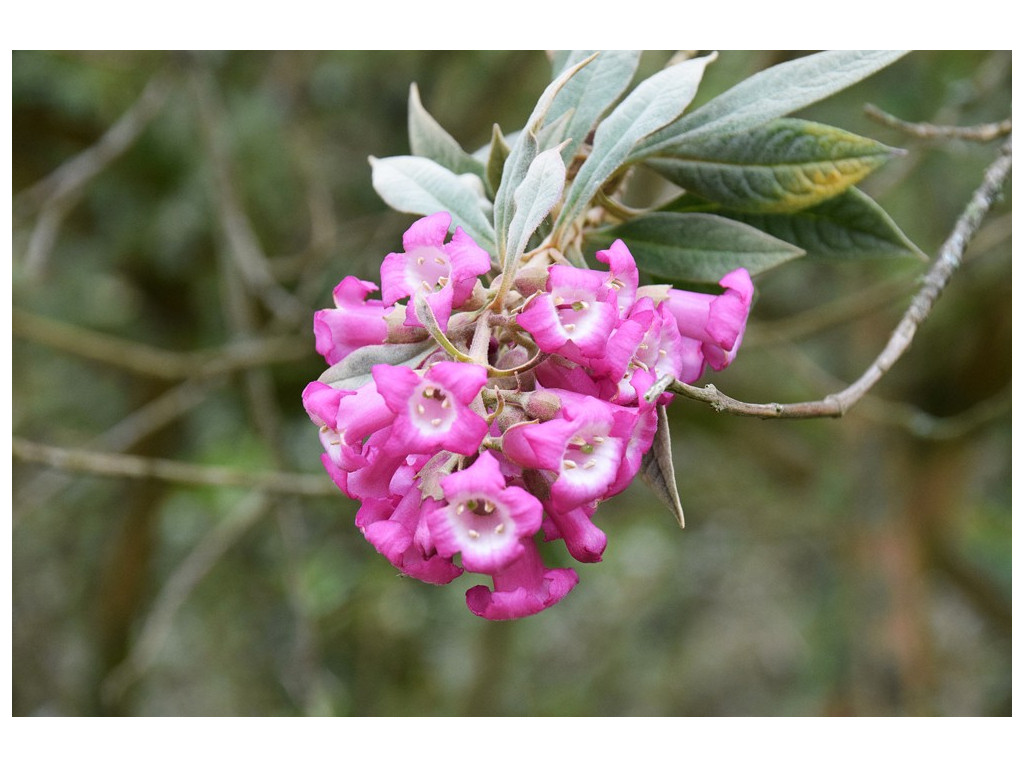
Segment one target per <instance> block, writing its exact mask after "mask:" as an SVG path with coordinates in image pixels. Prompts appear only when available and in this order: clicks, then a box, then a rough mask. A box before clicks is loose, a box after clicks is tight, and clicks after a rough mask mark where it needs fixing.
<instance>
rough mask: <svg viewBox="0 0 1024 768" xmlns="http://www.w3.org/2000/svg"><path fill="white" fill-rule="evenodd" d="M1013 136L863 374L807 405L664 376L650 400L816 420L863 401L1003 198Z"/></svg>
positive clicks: (767, 416) (903, 347)
mask: <svg viewBox="0 0 1024 768" xmlns="http://www.w3.org/2000/svg"><path fill="white" fill-rule="evenodd" d="M1011 141H1012V140H1011V139H1007V140H1006V143H1005V144H1004V145H1003V147H1002V150H1001V151H1000V153H999V157H998V158H996V160H995V161H994V162H993V163H992V164H991V165H990V166H989V167H988V168H987V169H986V171H985V177H984V179H983V181H982V183H981V185H980V186H979V187H978V188H977V189H976V190H975V192H974V195H973V196H972V197H971V201H970V202H969V203H968V204H967V206H966V208H964V211H963V213H962V214H961V215H960V218H959V219H957V222H956V226H955V227H954V228H953V231H952V233H951V234H950V236H949V237H948V238H947V239H946V242H945V243H943V245H942V249H941V250H940V251H939V256H938V258H937V259H936V260H935V263H934V264H933V265H932V267H931V269H930V270H928V273H927V274H926V275H925V276H924V279H923V281H922V282H923V284H922V286H921V288H920V290H919V291H918V292H917V294H916V295H915V296H914V298H913V300H912V301H911V303H910V307H909V308H908V309H907V311H906V313H904V315H903V319H902V320H900V323H899V325H897V326H896V329H895V330H894V331H893V333H892V336H891V337H890V338H889V342H888V344H886V345H885V348H884V349H883V350H882V352H881V353H880V354H879V355H878V357H877V358H875V360H874V362H872V363H871V365H870V366H869V367H868V369H867V370H866V371H864V373H863V374H861V376H860V378H859V379H857V381H855V382H854V383H853V384H851V385H850V386H848V387H847V388H846V389H843V390H842V391H840V392H836V393H834V394H831V395H828V396H826V397H825V398H824V399H822V400H815V401H811V402H804V403H745V402H742V401H740V400H736V399H734V398H732V397H729V396H728V395H725V394H723V393H721V392H719V391H718V389H717V388H716V387H715V386H714V385H713V384H708V385H707V386H706V387H694V386H692V385H690V384H684V383H682V382H680V381H675V380H674V379H672V377H671V376H665V377H662V378H661V379H659V380H658V383H657V384H656V385H655V386H654V387H652V388H651V390H650V391H649V392H648V393H647V395H646V398H647V399H648V401H651V402H653V401H654V400H656V399H657V398H658V397H659V396H660V394H661V393H662V392H665V391H669V392H675V393H677V394H680V395H683V396H684V397H688V398H690V399H692V400H698V401H700V402H704V403H707V404H709V405H710V406H711V407H712V408H713V409H714V410H715V411H718V412H720V413H732V414H736V415H739V416H756V417H758V418H761V419H781V418H787V419H813V418H821V417H826V416H829V417H837V416H842V415H843V414H844V413H846V412H847V411H848V410H849V409H850V408H851V407H852V406H853V405H854V404H855V403H856V402H857V401H858V400H860V399H861V398H862V397H863V396H864V395H865V394H866V393H867V391H868V390H869V389H871V387H872V386H874V385H875V383H876V382H877V381H878V380H879V379H880V378H882V376H883V375H885V373H886V372H887V371H888V370H889V369H890V368H892V366H893V365H894V364H895V363H896V361H897V360H899V359H900V357H902V356H903V353H904V352H906V350H907V349H908V348H909V347H910V343H911V342H912V341H913V339H914V334H915V333H916V332H917V328H918V326H919V325H920V324H921V323H922V322H924V320H925V319H926V318H927V317H928V315H929V314H930V313H931V310H932V307H933V306H934V304H935V301H936V300H937V299H938V297H939V294H941V293H942V290H943V288H945V287H946V284H947V283H948V282H949V280H950V278H951V277H952V276H953V273H954V272H956V270H957V268H958V267H959V266H960V261H961V259H962V258H963V254H964V251H965V250H966V249H967V245H968V243H969V242H970V240H971V237H972V236H973V235H974V233H975V232H976V231H977V230H978V227H979V226H980V225H981V222H982V219H984V217H985V214H986V213H988V210H989V208H991V207H992V204H993V203H994V202H995V200H996V199H997V197H998V196H999V192H1000V190H1001V189H1002V186H1003V183H1004V182H1005V180H1006V177H1007V176H1008V175H1009V173H1010V168H1011V166H1012V164H1013V154H1012V148H1011Z"/></svg>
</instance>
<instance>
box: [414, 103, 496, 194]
mask: <svg viewBox="0 0 1024 768" xmlns="http://www.w3.org/2000/svg"><path fill="white" fill-rule="evenodd" d="M409 144H410V147H411V148H412V153H413V154H414V155H417V156H418V157H427V158H430V159H431V160H433V161H435V162H436V163H438V164H440V165H442V166H444V167H445V168H447V169H448V170H449V171H452V172H453V173H456V174H462V173H474V174H476V175H477V176H481V177H482V176H483V175H484V164H483V163H482V162H480V161H479V160H477V159H476V158H475V157H473V156H472V155H470V154H468V153H467V152H466V151H465V150H463V149H462V147H460V146H459V143H458V142H457V141H455V139H453V138H452V137H451V136H450V135H449V134H448V132H447V131H446V130H445V129H444V128H442V127H441V125H440V123H438V122H437V121H436V120H435V119H434V118H433V117H431V115H430V113H429V112H427V110H426V109H424V107H423V103H422V102H421V101H420V92H419V89H418V88H417V87H416V83H413V84H412V85H411V86H410V87H409Z"/></svg>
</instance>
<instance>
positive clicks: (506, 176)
mask: <svg viewBox="0 0 1024 768" xmlns="http://www.w3.org/2000/svg"><path fill="white" fill-rule="evenodd" d="M593 60H594V57H591V58H589V59H585V60H584V61H581V62H580V63H578V64H576V65H575V66H572V67H569V68H568V69H566V70H565V71H564V72H562V74H560V75H559V76H558V77H556V78H555V79H554V80H553V81H552V82H551V83H550V84H549V85H548V87H547V88H545V89H544V93H542V94H541V95H540V99H538V101H537V104H536V106H535V107H534V108H533V112H531V113H530V117H529V119H527V121H526V125H525V126H524V127H523V129H522V130H521V131H520V132H519V135H518V136H516V139H515V141H514V142H513V144H512V147H511V150H510V151H509V155H508V158H507V159H506V160H505V167H504V169H503V170H502V173H501V185H500V186H499V187H498V191H497V192H495V194H494V231H495V232H496V233H497V246H498V251H497V256H498V262H499V264H501V265H502V268H504V265H505V261H506V250H507V241H506V235H507V233H508V226H509V224H510V223H511V221H512V215H513V213H514V212H515V198H514V195H515V191H516V190H517V189H518V188H519V185H520V184H522V182H523V179H525V178H526V172H527V171H528V170H529V168H530V163H532V162H533V159H534V158H535V157H536V156H537V151H538V149H537V134H538V132H539V131H540V129H541V126H542V125H543V123H544V118H545V116H546V115H547V113H548V110H549V109H550V108H551V104H552V102H553V101H554V99H555V96H557V95H558V92H559V91H560V90H561V89H562V88H563V87H565V84H566V83H568V82H569V81H570V80H571V79H572V78H573V77H575V76H576V75H577V74H578V73H579V72H580V71H581V70H582V69H583V68H584V67H586V66H587V65H588V64H590V63H591V62H593Z"/></svg>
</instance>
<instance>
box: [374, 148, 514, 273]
mask: <svg viewBox="0 0 1024 768" xmlns="http://www.w3.org/2000/svg"><path fill="white" fill-rule="evenodd" d="M370 165H371V166H372V167H373V176H372V180H373V188H374V189H375V190H376V191H377V194H378V195H380V196H381V199H383V200H384V202H385V203H387V204H388V205H390V206H391V207H392V208H394V209H395V210H396V211H403V212H405V213H415V214H420V215H422V216H429V215H430V214H432V213H437V212H438V211H448V212H449V213H450V214H451V215H452V223H453V224H455V225H457V226H460V227H462V228H463V229H464V230H466V233H467V234H469V235H470V237H472V238H473V239H474V240H475V241H476V243H477V245H479V246H480V247H481V248H483V249H484V250H485V251H488V252H489V253H494V252H495V251H494V249H495V244H494V228H493V227H492V226H491V222H490V220H489V218H488V216H487V214H486V213H485V210H486V209H487V208H488V207H489V206H490V203H489V202H488V200H487V198H486V197H485V196H484V193H483V184H482V182H480V181H479V179H476V177H475V176H471V175H468V174H467V175H464V176H456V175H455V174H454V173H452V172H451V171H449V170H448V169H447V168H443V167H441V166H440V165H438V164H437V163H435V162H434V161H433V160H429V159H427V158H425V157H412V156H410V155H400V156H397V157H385V158H376V157H371V158H370ZM473 179H476V182H477V186H476V187H474V185H473V184H471V183H470V180H473Z"/></svg>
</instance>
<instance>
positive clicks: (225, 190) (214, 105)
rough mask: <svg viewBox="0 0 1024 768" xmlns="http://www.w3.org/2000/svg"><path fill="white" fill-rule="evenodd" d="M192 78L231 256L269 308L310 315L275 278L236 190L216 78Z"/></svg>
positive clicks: (285, 314) (297, 317)
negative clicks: (221, 132)
mask: <svg viewBox="0 0 1024 768" xmlns="http://www.w3.org/2000/svg"><path fill="white" fill-rule="evenodd" d="M192 82H193V86H194V91H195V94H196V101H197V104H198V107H199V121H200V126H201V128H202V134H203V140H204V143H205V145H206V153H207V156H208V157H209V159H210V165H211V170H212V172H213V182H214V187H215V189H214V195H213V197H214V201H215V202H216V204H217V215H218V218H219V220H220V225H221V228H222V229H223V231H224V237H225V239H226V240H227V243H228V249H229V251H230V253H231V256H232V258H233V259H234V260H235V263H236V264H237V265H238V269H239V273H240V274H241V276H242V279H243V280H244V281H245V284H246V285H247V286H248V287H249V288H250V289H251V290H253V292H254V293H255V294H256V295H257V296H259V298H260V300H261V301H262V302H263V304H264V305H265V306H266V308H267V309H269V310H270V311H271V312H272V313H273V314H274V315H277V316H279V317H281V318H282V319H283V320H288V321H291V322H293V323H296V322H301V320H302V319H304V318H306V317H308V315H309V308H308V307H307V306H306V305H305V304H303V303H302V302H301V301H299V300H298V299H296V298H295V297H294V296H293V295H292V294H291V293H289V292H288V291H286V290H285V289H284V288H283V287H281V285H280V284H279V283H278V282H277V280H276V279H275V278H274V274H273V270H272V269H271V268H270V261H269V259H268V258H267V256H266V254H265V253H264V252H263V248H262V246H261V245H260V242H259V238H258V237H257V236H256V232H255V230H254V229H253V226H252V222H251V221H250V220H249V217H248V216H247V215H246V213H245V210H244V209H243V207H242V204H241V202H240V201H239V197H238V194H237V193H236V191H235V185H234V181H233V179H232V173H231V160H230V156H229V153H228V149H227V147H226V146H225V142H224V139H223V138H222V137H221V136H220V131H221V130H222V129H223V125H224V122H225V121H224V119H223V115H222V112H223V105H222V104H221V101H220V96H219V94H218V93H217V91H216V87H215V84H214V82H213V78H212V77H211V76H210V74H209V73H208V72H203V73H196V75H195V76H194V77H193V80H192Z"/></svg>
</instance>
